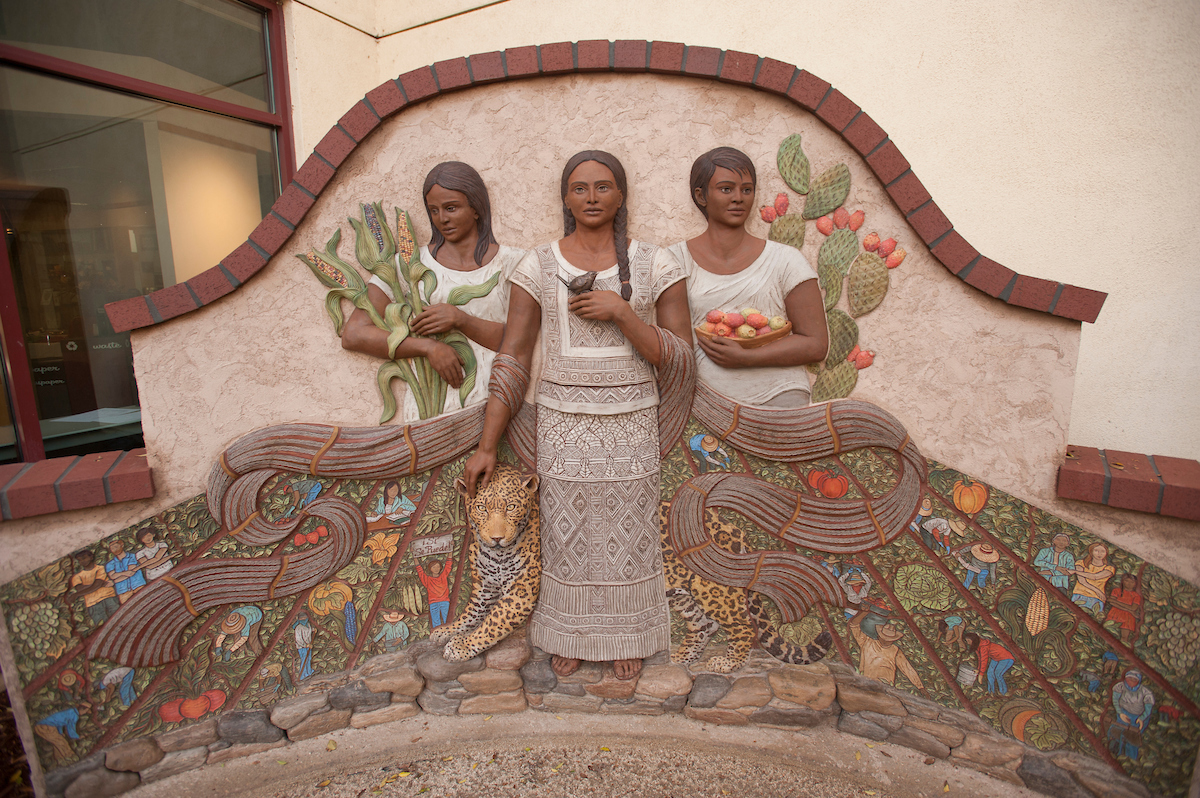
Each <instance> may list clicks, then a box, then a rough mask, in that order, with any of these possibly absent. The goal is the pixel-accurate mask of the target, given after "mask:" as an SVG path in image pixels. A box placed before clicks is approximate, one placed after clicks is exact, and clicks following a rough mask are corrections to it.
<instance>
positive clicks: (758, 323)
mask: <svg viewBox="0 0 1200 798" xmlns="http://www.w3.org/2000/svg"><path fill="white" fill-rule="evenodd" d="M767 321H768V320H767V317H766V316H764V315H763V314H761V313H751V314H750V315H749V316H747V317H746V323H747V324H749V325H750V326H751V327H753V328H754V329H756V330H758V329H761V328H763V327H766V326H767Z"/></svg>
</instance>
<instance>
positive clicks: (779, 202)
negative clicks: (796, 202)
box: [775, 194, 788, 216]
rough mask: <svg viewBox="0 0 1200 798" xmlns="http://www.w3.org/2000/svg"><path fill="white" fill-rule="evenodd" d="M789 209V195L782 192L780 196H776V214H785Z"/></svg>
mask: <svg viewBox="0 0 1200 798" xmlns="http://www.w3.org/2000/svg"><path fill="white" fill-rule="evenodd" d="M787 209H788V195H787V194H780V195H779V196H777V197H775V215H776V216H783V215H784V214H785V213H787Z"/></svg>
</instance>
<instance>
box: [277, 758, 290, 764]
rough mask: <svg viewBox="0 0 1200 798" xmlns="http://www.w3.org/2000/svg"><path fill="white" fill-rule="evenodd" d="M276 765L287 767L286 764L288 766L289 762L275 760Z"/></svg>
mask: <svg viewBox="0 0 1200 798" xmlns="http://www.w3.org/2000/svg"><path fill="white" fill-rule="evenodd" d="M275 764H277V765H286V764H287V760H286V759H276V760H275Z"/></svg>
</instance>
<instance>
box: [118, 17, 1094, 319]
mask: <svg viewBox="0 0 1200 798" xmlns="http://www.w3.org/2000/svg"><path fill="white" fill-rule="evenodd" d="M583 72H627V73H655V74H665V75H684V76H687V77H697V78H712V79H714V80H719V81H722V82H725V83H733V84H738V85H742V86H747V87H750V88H753V89H757V90H760V91H765V92H768V93H771V94H776V95H779V96H782V97H786V98H788V99H790V100H791V101H792V102H794V103H795V104H796V105H798V106H800V107H801V108H803V109H804V110H806V111H810V112H812V113H813V114H814V115H815V116H816V117H817V118H818V119H820V120H821V121H823V122H824V123H825V124H826V125H828V126H829V127H831V128H832V129H833V130H834V131H836V132H837V133H838V134H839V135H840V136H841V137H842V138H843V139H845V140H846V142H847V143H848V144H849V145H850V146H851V147H853V148H854V150H855V151H856V152H857V153H858V154H859V155H861V156H862V157H863V158H864V159H865V160H866V162H867V165H868V166H869V167H870V169H871V171H872V172H874V173H875V176H876V177H878V178H879V180H880V182H881V183H883V185H884V186H885V187H886V190H887V193H888V195H889V196H890V197H891V198H892V201H893V202H895V203H896V206H897V207H898V208H899V209H900V211H901V212H902V213H903V214H904V217H905V219H906V220H907V221H908V223H909V225H910V226H911V227H912V229H913V230H914V231H915V232H916V234H917V235H918V236H920V238H921V240H922V241H923V242H924V243H925V245H926V246H928V247H929V250H930V252H932V253H933V256H934V257H935V258H937V259H938V261H939V262H941V264H942V265H943V266H945V267H946V268H947V269H948V270H949V271H950V273H951V274H954V275H955V276H957V277H958V278H959V279H960V280H962V281H963V282H965V283H967V284H968V285H970V286H972V287H974V288H976V289H978V290H980V291H983V292H984V293H986V294H988V295H989V296H992V297H995V298H996V299H999V300H1001V301H1003V302H1006V303H1008V304H1009V305H1015V306H1017V307H1022V308H1029V309H1032V310H1036V311H1040V312H1043V313H1049V314H1051V315H1054V316H1060V317H1062V318H1066V319H1073V320H1075V321H1086V322H1094V321H1095V320H1096V317H1097V315H1099V313H1100V308H1101V307H1102V306H1103V305H1104V300H1105V298H1106V297H1107V296H1108V295H1107V294H1106V293H1104V292H1102V291H1094V290H1091V289H1088V288H1081V287H1079V286H1074V285H1067V284H1065V283H1056V282H1054V281H1052V280H1043V279H1040V278H1037V277H1029V276H1027V275H1023V274H1017V273H1016V272H1015V271H1013V270H1012V269H1009V268H1007V267H1005V266H1002V265H1001V264H999V263H997V262H995V261H993V260H991V259H990V258H987V257H985V256H983V255H981V254H979V252H978V251H977V250H976V249H975V248H974V247H973V246H971V244H970V243H969V242H968V241H967V240H966V239H965V238H963V237H962V236H961V235H960V234H959V233H958V231H956V230H955V229H954V226H953V225H952V224H951V223H950V220H949V219H947V218H946V215H945V214H944V213H943V212H942V209H941V208H939V207H938V205H937V203H936V202H934V200H933V198H932V197H931V196H930V194H929V192H928V191H926V190H925V186H924V185H922V183H921V181H920V180H919V179H918V178H917V176H916V175H915V174H914V173H913V171H912V169H911V168H910V167H909V163H908V160H907V159H906V158H905V157H904V155H903V154H901V152H900V150H899V148H897V147H896V145H895V143H894V142H892V140H891V139H890V138H888V135H887V133H886V132H885V131H884V130H883V129H882V128H881V127H880V126H879V125H878V124H876V123H875V120H873V119H871V117H870V116H869V115H867V113H866V112H864V111H863V110H862V109H861V108H860V107H859V106H858V105H857V104H855V103H854V102H853V101H852V100H850V99H849V98H848V97H846V96H845V95H844V94H842V93H841V92H840V91H838V90H837V89H835V88H833V87H832V86H831V85H830V84H829V82H828V81H825V80H822V79H821V78H819V77H817V76H816V75H813V74H812V73H811V72H808V71H807V70H804V69H800V68H798V67H796V66H793V65H792V64H787V63H784V62H782V61H777V60H775V59H773V58H762V57H759V56H757V55H752V54H750V53H742V52H737V51H735V50H719V49H717V48H715V47H689V46H687V45H684V44H679V43H677V42H659V41H654V42H649V41H644V40H637V41H635V40H621V41H612V42H610V41H605V40H591V41H581V42H557V43H555V44H543V45H531V46H528V47H515V48H510V49H507V50H504V51H503V52H500V51H496V52H491V53H481V54H477V55H472V56H469V57H466V58H452V59H449V60H447V61H438V62H437V63H435V64H432V65H430V66H424V67H421V68H420V69H414V70H412V71H411V72H406V73H404V74H403V75H400V76H399V77H398V78H395V79H393V80H389V81H387V82H386V83H383V84H382V85H380V86H377V87H376V88H374V89H372V90H371V91H369V92H367V95H366V97H364V98H363V99H361V100H359V101H358V102H357V103H355V104H354V106H353V107H352V108H351V109H350V110H349V111H347V112H346V113H345V114H344V115H343V116H342V118H341V119H339V120H338V122H337V124H336V125H334V126H333V127H332V128H331V129H330V131H329V132H328V133H326V134H325V137H324V138H322V139H321V141H320V143H318V144H317V146H316V149H315V150H314V152H313V154H312V155H310V156H309V158H308V160H307V161H305V162H304V165H303V166H302V167H300V169H299V171H297V172H296V175H295V179H294V180H292V182H291V183H290V184H289V185H288V187H287V188H286V189H285V190H284V191H283V194H281V195H280V197H279V199H278V200H276V202H275V204H274V205H273V206H272V207H271V210H270V212H269V213H268V214H267V215H266V216H265V217H264V218H263V220H262V222H261V223H259V225H258V227H256V228H255V229H254V232H252V233H251V234H250V237H249V238H248V239H247V240H246V241H245V243H243V244H242V245H241V246H239V247H238V248H237V249H235V250H234V251H233V252H231V253H229V255H228V256H226V257H225V258H224V259H223V260H222V261H221V262H220V263H219V264H217V265H216V266H214V267H212V268H211V269H208V270H207V271H204V272H201V273H200V274H198V275H196V276H195V277H193V278H191V279H190V280H187V281H186V282H183V283H178V284H176V285H173V286H170V287H169V288H163V289H161V290H159V291H155V292H153V293H151V294H148V295H146V296H138V297H133V298H130V299H125V300H121V301H119V302H113V303H110V304H108V305H106V306H105V310H106V311H107V313H108V318H109V320H110V321H111V322H112V325H113V328H114V329H115V330H116V331H117V332H124V331H126V330H134V329H139V328H142V327H151V326H153V325H155V324H159V323H161V322H164V321H167V320H169V319H173V318H175V317H176V316H181V315H183V314H185V313H189V312H191V311H193V310H196V309H197V308H201V307H204V306H205V305H209V304H211V303H213V302H215V301H217V300H218V299H220V298H221V297H223V296H225V295H226V294H229V293H232V292H233V291H235V290H237V289H238V288H240V287H241V286H242V285H243V284H245V283H246V281H248V280H249V279H250V278H251V277H253V276H254V275H255V274H257V273H258V272H259V271H260V270H261V269H262V268H263V267H264V266H266V265H267V262H268V261H269V260H270V259H271V257H272V256H274V255H275V254H276V253H278V252H279V251H280V250H281V249H282V248H283V245H284V244H285V243H286V242H287V240H288V239H289V238H290V237H291V235H292V233H293V231H295V229H296V226H297V225H299V224H300V222H301V221H302V220H303V219H304V216H305V214H306V213H308V210H309V208H311V207H312V206H313V203H315V202H316V200H317V197H318V196H320V194H321V192H322V191H323V190H324V188H325V186H326V185H328V183H329V181H330V180H331V179H332V178H333V176H334V175H335V174H336V173H337V170H338V167H339V166H341V164H342V163H343V162H344V161H345V160H346V158H347V157H348V156H349V155H350V153H351V152H353V151H354V148H355V147H357V146H358V144H359V143H360V142H361V141H363V140H364V139H365V138H366V137H367V136H368V135H370V134H371V132H372V131H373V130H375V128H377V127H379V125H380V124H381V123H382V122H383V121H384V120H385V119H387V118H389V117H391V116H393V115H395V114H396V113H399V112H400V111H402V110H403V109H404V108H406V107H408V106H410V105H414V104H416V103H419V102H421V101H423V100H428V99H429V98H431V97H436V96H438V95H439V94H446V93H449V92H452V91H458V90H460V89H466V88H470V87H472V86H478V85H483V84H486V83H497V82H501V81H506V80H520V79H522V78H529V77H537V76H539V75H564V74H571V73H583Z"/></svg>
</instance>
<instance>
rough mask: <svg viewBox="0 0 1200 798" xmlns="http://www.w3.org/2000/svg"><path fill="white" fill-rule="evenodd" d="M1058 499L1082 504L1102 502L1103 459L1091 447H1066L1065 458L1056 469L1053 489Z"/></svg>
mask: <svg viewBox="0 0 1200 798" xmlns="http://www.w3.org/2000/svg"><path fill="white" fill-rule="evenodd" d="M1055 490H1056V492H1057V493H1058V496H1059V498H1062V499H1078V500H1079V501H1084V502H1102V501H1103V500H1104V458H1103V456H1102V455H1101V454H1100V450H1099V449H1093V448H1092V447H1091V446H1068V447H1067V456H1066V459H1065V460H1063V464H1062V465H1061V466H1059V467H1058V483H1057V485H1056V487H1055Z"/></svg>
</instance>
